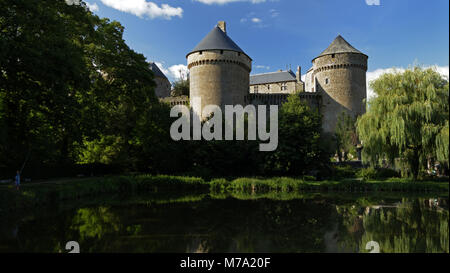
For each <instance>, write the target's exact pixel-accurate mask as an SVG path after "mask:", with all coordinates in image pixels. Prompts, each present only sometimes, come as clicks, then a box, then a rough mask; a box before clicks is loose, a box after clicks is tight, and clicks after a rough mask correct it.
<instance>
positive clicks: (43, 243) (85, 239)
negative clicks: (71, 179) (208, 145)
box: [0, 194, 449, 253]
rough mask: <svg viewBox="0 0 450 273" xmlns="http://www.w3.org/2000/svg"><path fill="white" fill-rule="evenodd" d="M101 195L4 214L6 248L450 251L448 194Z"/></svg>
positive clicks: (0, 230)
mask: <svg viewBox="0 0 450 273" xmlns="http://www.w3.org/2000/svg"><path fill="white" fill-rule="evenodd" d="M95 199H96V200H90V199H89V200H79V201H77V202H68V203H64V204H58V205H53V206H50V207H48V208H47V207H46V208H42V209H36V211H32V212H28V213H25V214H23V215H20V216H18V215H9V216H6V217H4V218H3V219H2V222H1V224H0V252H68V251H67V250H65V245H66V242H68V241H76V242H78V243H79V245H80V251H81V252H84V253H86V252H127V253H128V252H133V253H134V252H145V253H154V252H159V253H161V252H177V253H180V252H182V253H184V252H188V253H202V252H213V253H217V252H243V253H257V252H264V253H267V252H269V253H279V252H283V253H284V252H289V253H305V252H306V253H311V252H368V250H367V249H366V246H367V245H368V243H369V242H372V241H373V242H375V243H376V244H377V245H378V246H379V250H380V252H386V253H391V252H401V253H410V252H445V253H448V252H449V227H448V223H449V208H448V197H444V198H442V197H438V196H435V197H433V196H431V197H430V196H427V197H395V196H394V197H390V198H385V197H384V198H380V197H367V196H339V197H335V196H326V195H321V194H312V195H305V196H299V197H291V198H289V197H288V198H286V197H279V198H263V197H262V198H258V197H257V196H247V197H242V196H240V197H239V196H235V197H231V196H211V195H209V194H197V195H191V196H175V197H171V196H170V195H169V196H161V195H153V196H152V195H150V196H137V197H136V196H133V197H123V196H112V197H103V198H95ZM373 242H372V243H369V244H373Z"/></svg>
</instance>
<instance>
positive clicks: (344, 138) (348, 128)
mask: <svg viewBox="0 0 450 273" xmlns="http://www.w3.org/2000/svg"><path fill="white" fill-rule="evenodd" d="M355 123H356V120H355V119H354V118H352V117H351V116H350V115H348V114H347V113H345V112H342V113H341V114H340V115H339V117H338V120H337V124H336V129H335V133H334V136H335V139H336V151H337V154H338V157H339V161H342V160H347V159H348V154H353V155H355V153H356V151H355V147H356V145H357V144H358V137H357V135H356V126H355Z"/></svg>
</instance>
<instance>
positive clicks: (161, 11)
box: [101, 0, 183, 20]
mask: <svg viewBox="0 0 450 273" xmlns="http://www.w3.org/2000/svg"><path fill="white" fill-rule="evenodd" d="M101 1H102V3H103V4H104V5H106V6H108V7H111V8H113V9H117V10H120V11H123V12H127V13H131V14H134V15H136V16H138V17H141V18H142V17H148V18H151V19H153V18H157V17H161V18H164V19H168V20H170V19H171V18H172V17H174V16H178V17H180V18H181V17H182V16H183V9H182V8H180V7H177V8H175V7H172V6H170V5H168V4H161V6H158V5H157V4H155V3H153V2H147V1H145V0H126V1H125V0H101Z"/></svg>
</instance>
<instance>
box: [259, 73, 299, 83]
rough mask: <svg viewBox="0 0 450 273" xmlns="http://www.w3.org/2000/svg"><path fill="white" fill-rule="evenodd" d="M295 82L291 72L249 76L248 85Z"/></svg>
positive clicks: (295, 79)
mask: <svg viewBox="0 0 450 273" xmlns="http://www.w3.org/2000/svg"><path fill="white" fill-rule="evenodd" d="M290 81H297V78H296V77H295V74H294V72H292V70H287V71H276V72H269V73H262V74H255V75H250V85H254V84H266V83H276V82H290Z"/></svg>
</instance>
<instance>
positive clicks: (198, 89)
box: [187, 50, 252, 116]
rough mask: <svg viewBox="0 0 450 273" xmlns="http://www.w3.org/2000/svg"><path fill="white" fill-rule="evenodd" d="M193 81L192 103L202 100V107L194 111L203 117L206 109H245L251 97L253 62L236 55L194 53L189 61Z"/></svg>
mask: <svg viewBox="0 0 450 273" xmlns="http://www.w3.org/2000/svg"><path fill="white" fill-rule="evenodd" d="M187 63H188V68H189V73H190V74H189V77H190V86H189V87H190V95H189V97H190V99H191V100H192V99H193V98H194V97H201V99H202V105H201V106H200V107H201V108H200V109H198V107H197V106H196V105H193V103H192V101H191V106H192V107H193V111H194V113H197V114H198V115H199V116H201V109H202V107H204V106H206V105H210V104H213V105H219V106H221V107H222V108H223V106H224V105H235V104H240V105H244V100H245V96H246V95H247V94H248V93H249V82H250V71H251V67H252V61H251V59H250V58H249V57H248V56H247V55H245V54H243V53H238V52H235V51H227V50H208V51H203V52H194V53H192V54H190V55H189V56H188V58H187Z"/></svg>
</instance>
